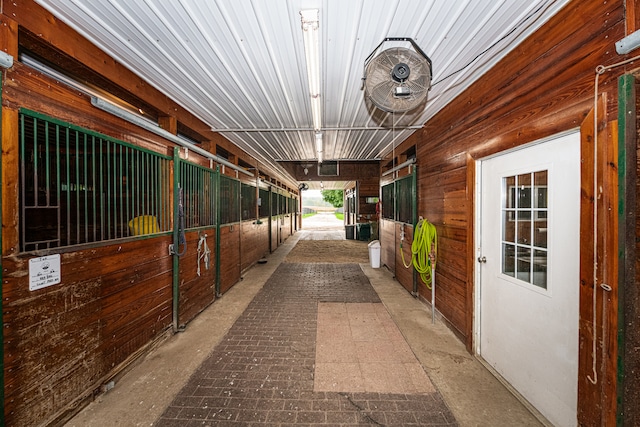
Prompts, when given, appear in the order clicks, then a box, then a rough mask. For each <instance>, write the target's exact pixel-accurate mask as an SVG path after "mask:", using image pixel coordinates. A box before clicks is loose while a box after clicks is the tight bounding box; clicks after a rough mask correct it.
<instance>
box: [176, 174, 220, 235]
mask: <svg viewBox="0 0 640 427" xmlns="http://www.w3.org/2000/svg"><path fill="white" fill-rule="evenodd" d="M215 175H216V173H215V171H213V170H211V169H209V168H205V167H202V166H199V165H196V164H193V163H189V162H185V161H181V162H180V188H181V189H182V209H183V213H184V219H185V227H186V228H196V227H205V226H213V225H215V224H216V216H215V212H216V210H215V192H214V188H215Z"/></svg>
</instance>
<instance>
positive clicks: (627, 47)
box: [616, 30, 640, 55]
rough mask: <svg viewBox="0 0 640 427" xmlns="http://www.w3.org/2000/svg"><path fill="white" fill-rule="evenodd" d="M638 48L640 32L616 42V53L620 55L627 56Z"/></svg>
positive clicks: (639, 45)
mask: <svg viewBox="0 0 640 427" xmlns="http://www.w3.org/2000/svg"><path fill="white" fill-rule="evenodd" d="M638 47H640V30H638V31H636V32H633V33H631V34H629V35H628V36H627V37H625V38H623V39H622V40H618V41H617V42H616V52H618V54H619V55H625V54H627V53H629V52H631V51H632V50H634V49H637V48H638Z"/></svg>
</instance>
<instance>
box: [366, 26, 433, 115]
mask: <svg viewBox="0 0 640 427" xmlns="http://www.w3.org/2000/svg"><path fill="white" fill-rule="evenodd" d="M389 41H391V42H398V41H400V42H409V43H410V44H411V47H412V48H413V49H409V48H406V47H390V48H387V49H385V50H383V51H381V52H380V53H378V54H377V55H376V52H377V51H378V50H379V49H380V47H381V46H382V45H383V44H384V43H385V42H389ZM431 76H432V69H431V60H430V59H429V57H428V56H427V55H426V54H425V53H424V52H423V51H422V50H421V49H420V47H419V46H418V45H417V44H416V43H415V42H414V41H413V39H410V38H406V37H387V38H385V39H384V40H383V41H382V43H380V44H379V45H378V47H376V48H375V49H374V50H373V52H371V54H370V55H369V56H368V57H367V59H366V60H365V61H364V76H363V78H362V80H363V83H364V84H363V86H364V89H365V93H366V96H367V97H368V98H369V99H370V100H371V102H372V103H373V104H374V105H375V106H376V107H378V108H379V109H381V110H383V111H386V112H388V113H402V112H405V111H410V110H413V109H414V108H416V107H418V106H419V105H420V104H421V103H422V102H423V101H424V100H425V99H426V97H427V92H429V89H431Z"/></svg>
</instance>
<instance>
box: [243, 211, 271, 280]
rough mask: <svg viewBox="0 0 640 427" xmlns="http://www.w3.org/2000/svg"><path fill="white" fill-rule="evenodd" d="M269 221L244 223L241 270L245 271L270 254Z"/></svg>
mask: <svg viewBox="0 0 640 427" xmlns="http://www.w3.org/2000/svg"><path fill="white" fill-rule="evenodd" d="M268 228H269V223H268V219H267V220H265V221H262V220H261V224H256V221H255V220H251V221H243V222H242V243H241V248H242V249H241V251H242V253H241V255H242V256H241V259H242V265H241V270H242V271H245V270H246V269H248V268H250V267H251V266H252V265H254V264H255V263H256V262H257V261H258V260H259V259H260V258H262V257H263V256H265V255H266V254H268V253H269V235H268V234H267V233H268Z"/></svg>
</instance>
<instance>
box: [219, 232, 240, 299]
mask: <svg viewBox="0 0 640 427" xmlns="http://www.w3.org/2000/svg"><path fill="white" fill-rule="evenodd" d="M241 231H242V230H241V226H240V224H239V223H237V224H233V225H225V226H223V227H220V292H221V293H223V294H224V293H225V292H227V291H228V290H229V289H231V287H232V286H233V285H234V284H235V283H236V282H237V281H238V280H240V233H241Z"/></svg>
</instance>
